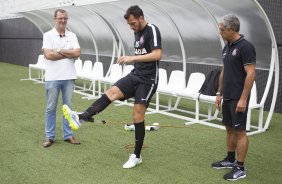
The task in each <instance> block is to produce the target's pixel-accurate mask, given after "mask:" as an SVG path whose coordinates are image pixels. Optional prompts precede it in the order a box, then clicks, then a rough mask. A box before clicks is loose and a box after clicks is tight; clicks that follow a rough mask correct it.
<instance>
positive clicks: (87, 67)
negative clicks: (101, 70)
mask: <svg viewBox="0 0 282 184" xmlns="http://www.w3.org/2000/svg"><path fill="white" fill-rule="evenodd" d="M92 65H93V64H92V61H90V60H86V61H84V63H83V66H82V70H81V72H80V74H79V75H78V78H81V79H85V78H86V79H89V78H90V77H91V73H92V69H93V66H92Z"/></svg>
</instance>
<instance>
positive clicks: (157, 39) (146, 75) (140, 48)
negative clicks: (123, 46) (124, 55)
mask: <svg viewBox="0 0 282 184" xmlns="http://www.w3.org/2000/svg"><path fill="white" fill-rule="evenodd" d="M161 47H162V46H161V34H160V31H159V29H158V28H157V27H156V26H155V25H153V24H147V25H146V26H145V27H144V29H143V30H142V31H139V32H136V33H135V42H134V49H135V55H145V54H149V53H151V52H152V50H154V49H161ZM158 69H159V61H152V62H135V63H134V69H133V70H132V72H131V73H130V75H131V76H132V77H133V78H134V79H136V80H138V81H140V82H143V83H147V84H157V82H158Z"/></svg>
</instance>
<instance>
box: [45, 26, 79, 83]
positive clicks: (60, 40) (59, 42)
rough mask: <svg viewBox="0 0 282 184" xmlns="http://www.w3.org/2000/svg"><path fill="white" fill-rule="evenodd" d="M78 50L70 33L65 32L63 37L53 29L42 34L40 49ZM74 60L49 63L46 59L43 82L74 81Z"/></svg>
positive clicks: (67, 59)
mask: <svg viewBox="0 0 282 184" xmlns="http://www.w3.org/2000/svg"><path fill="white" fill-rule="evenodd" d="M77 48H80V46H79V43H78V41H77V37H76V35H75V34H74V33H72V32H70V31H67V30H66V31H65V35H64V36H63V37H61V36H60V34H59V33H58V32H57V30H56V29H55V28H53V29H52V30H50V31H48V32H46V33H44V35H43V46H42V49H51V50H58V49H77ZM74 60H75V59H69V58H65V59H60V60H57V61H51V60H47V59H46V72H45V81H53V80H69V79H76V78H77V76H76V71H75V67H74Z"/></svg>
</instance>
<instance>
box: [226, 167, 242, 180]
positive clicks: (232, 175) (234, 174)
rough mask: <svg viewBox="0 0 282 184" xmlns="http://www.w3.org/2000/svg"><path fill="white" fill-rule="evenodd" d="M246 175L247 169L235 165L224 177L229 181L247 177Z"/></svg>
mask: <svg viewBox="0 0 282 184" xmlns="http://www.w3.org/2000/svg"><path fill="white" fill-rule="evenodd" d="M246 176H247V175H246V171H243V170H241V169H240V167H238V166H235V167H233V169H232V170H231V171H230V172H229V173H227V174H225V175H224V176H223V178H224V179H226V180H228V181H236V180H238V179H241V178H245V177H246Z"/></svg>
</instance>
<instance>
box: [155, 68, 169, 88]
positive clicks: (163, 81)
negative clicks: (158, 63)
mask: <svg viewBox="0 0 282 184" xmlns="http://www.w3.org/2000/svg"><path fill="white" fill-rule="evenodd" d="M166 85H167V72H166V70H165V69H163V68H159V82H158V88H157V91H158V90H159V89H160V88H164V86H166Z"/></svg>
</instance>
